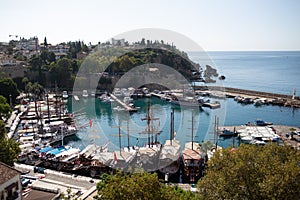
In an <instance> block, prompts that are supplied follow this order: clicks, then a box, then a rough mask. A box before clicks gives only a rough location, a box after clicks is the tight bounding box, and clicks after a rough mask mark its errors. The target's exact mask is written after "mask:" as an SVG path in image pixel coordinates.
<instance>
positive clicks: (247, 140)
mask: <svg viewBox="0 0 300 200" xmlns="http://www.w3.org/2000/svg"><path fill="white" fill-rule="evenodd" d="M241 140H242V141H243V142H244V143H246V144H250V142H252V141H253V138H252V137H251V136H244V137H241Z"/></svg>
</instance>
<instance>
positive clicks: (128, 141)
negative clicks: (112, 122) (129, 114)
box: [127, 120, 130, 150]
mask: <svg viewBox="0 0 300 200" xmlns="http://www.w3.org/2000/svg"><path fill="white" fill-rule="evenodd" d="M127 144H128V150H129V147H130V135H129V120H127Z"/></svg>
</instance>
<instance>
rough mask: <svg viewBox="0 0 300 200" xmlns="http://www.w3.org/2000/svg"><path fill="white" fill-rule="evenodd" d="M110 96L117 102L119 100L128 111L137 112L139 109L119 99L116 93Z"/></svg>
mask: <svg viewBox="0 0 300 200" xmlns="http://www.w3.org/2000/svg"><path fill="white" fill-rule="evenodd" d="M109 96H110V97H111V98H113V99H114V100H115V101H116V102H118V104H120V105H121V106H122V107H123V108H124V109H125V110H126V111H128V112H136V111H137V109H136V108H133V107H131V106H128V105H127V104H126V103H124V102H123V101H121V100H120V99H118V98H117V97H116V96H115V95H113V94H109Z"/></svg>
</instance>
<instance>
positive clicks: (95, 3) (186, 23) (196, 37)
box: [0, 0, 300, 51]
mask: <svg viewBox="0 0 300 200" xmlns="http://www.w3.org/2000/svg"><path fill="white" fill-rule="evenodd" d="M0 26H1V28H0V41H2V42H8V41H9V40H11V39H14V38H13V37H9V35H18V36H21V37H25V38H29V37H31V36H37V37H38V38H39V40H40V42H43V40H44V37H47V41H48V43H51V44H58V43H60V42H68V41H78V40H81V41H84V42H85V43H89V42H91V43H92V44H96V43H98V42H99V41H100V42H105V41H107V40H109V39H110V38H112V37H114V36H116V35H119V34H121V33H123V32H127V31H131V30H135V29H141V28H157V29H167V30H171V31H174V32H177V33H180V34H182V35H184V36H186V37H188V38H190V39H191V40H193V41H194V42H196V43H197V44H198V45H200V46H201V47H202V48H203V49H204V50H229V51H233V50H244V51H247V50H300V1H299V0H243V1H241V0H187V1H182V0H180V1H179V0H173V1H171V0H151V1H149V0H148V1H146V0H127V1H125V0H106V1H103V0H85V1H82V0H81V1H79V0H63V1H61V0H43V1H40V0H26V1H24V0H1V2H0Z"/></svg>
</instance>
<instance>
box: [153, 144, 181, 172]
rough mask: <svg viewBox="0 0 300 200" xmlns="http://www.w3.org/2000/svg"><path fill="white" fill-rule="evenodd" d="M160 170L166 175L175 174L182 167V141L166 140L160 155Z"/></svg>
mask: <svg viewBox="0 0 300 200" xmlns="http://www.w3.org/2000/svg"><path fill="white" fill-rule="evenodd" d="M158 167H159V168H158V169H159V171H161V172H162V173H164V174H166V175H168V176H169V175H171V174H175V173H176V172H178V170H179V167H180V142H179V141H178V140H175V139H173V140H166V141H165V144H164V145H163V147H162V149H161V153H160V156H159V166H158Z"/></svg>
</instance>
